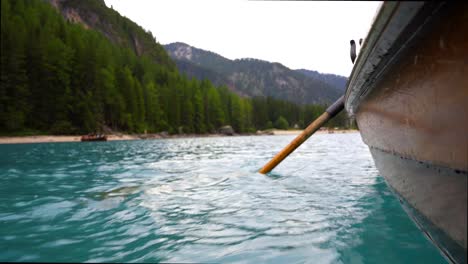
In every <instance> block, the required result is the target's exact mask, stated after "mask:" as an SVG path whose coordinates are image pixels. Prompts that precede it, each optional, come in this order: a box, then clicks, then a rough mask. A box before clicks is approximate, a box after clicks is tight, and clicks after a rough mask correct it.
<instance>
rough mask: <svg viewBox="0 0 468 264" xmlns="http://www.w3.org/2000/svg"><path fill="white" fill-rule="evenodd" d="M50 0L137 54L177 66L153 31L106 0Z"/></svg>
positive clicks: (67, 15) (77, 20)
mask: <svg viewBox="0 0 468 264" xmlns="http://www.w3.org/2000/svg"><path fill="white" fill-rule="evenodd" d="M47 1H48V2H50V4H51V5H52V6H54V7H55V8H57V9H59V11H60V12H61V13H62V16H63V17H65V18H66V19H67V20H68V21H71V22H74V23H79V24H81V25H83V26H84V27H85V28H87V29H89V28H90V29H94V30H97V31H99V32H101V33H102V34H103V35H104V36H106V37H107V38H108V39H109V40H110V41H112V42H113V43H115V44H118V45H119V46H122V47H126V48H129V49H131V50H132V51H133V52H134V53H135V54H136V55H138V56H142V55H146V56H148V57H150V58H151V59H153V60H154V62H157V63H158V64H162V65H164V66H167V67H169V68H172V69H175V65H174V62H173V61H172V60H171V59H170V57H169V56H168V54H167V53H166V51H165V50H164V48H163V47H162V45H160V44H159V43H157V41H156V39H155V37H154V36H153V34H152V33H151V32H149V31H148V32H147V31H145V30H144V29H143V28H142V27H140V26H139V25H137V24H136V23H135V22H133V21H131V20H130V19H128V18H126V17H124V16H121V15H120V14H119V13H118V12H117V11H115V10H113V9H112V8H108V7H107V6H106V4H105V2H104V0H47Z"/></svg>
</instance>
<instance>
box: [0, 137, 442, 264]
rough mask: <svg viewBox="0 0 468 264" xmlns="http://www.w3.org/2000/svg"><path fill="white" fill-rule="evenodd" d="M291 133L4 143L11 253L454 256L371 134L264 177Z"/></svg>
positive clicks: (0, 188) (110, 257) (169, 257)
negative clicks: (377, 163) (381, 169)
mask: <svg viewBox="0 0 468 264" xmlns="http://www.w3.org/2000/svg"><path fill="white" fill-rule="evenodd" d="M291 139H292V137H291V136H261V137H225V138H197V139H169V140H148V141H120V142H97V143H93V144H82V143H50V144H18V145H0V176H1V181H2V182H1V184H0V209H1V210H0V260H2V261H49V262H54V261H61V262H67V261H73V262H86V261H89V262H229V263H258V262H262V263H263V262H267V263H294V262H296V263H401V262H406V263H409V262H411V263H418V262H420V263H440V262H443V261H444V260H443V258H442V257H441V256H440V254H439V253H438V252H437V251H436V249H434V247H433V246H432V245H431V244H430V243H429V242H428V241H427V240H426V239H425V238H424V237H423V235H422V234H421V233H420V231H419V230H418V229H417V228H416V227H415V225H414V224H413V223H412V222H411V220H410V219H409V218H408V217H407V216H406V214H405V213H404V212H403V210H402V209H401V207H400V205H399V203H398V201H397V200H396V199H395V198H394V197H393V196H392V195H391V193H390V192H389V191H388V189H387V187H386V185H385V182H384V181H383V179H382V178H380V177H379V176H378V173H377V170H376V169H375V167H374V165H373V162H372V159H371V156H370V153H369V151H368V149H367V147H366V146H365V145H364V144H363V143H362V141H361V139H360V136H359V134H330V135H315V136H314V137H313V138H312V139H311V140H309V141H308V142H306V143H305V144H304V145H303V146H301V147H300V148H298V149H297V151H296V152H294V153H293V154H291V156H290V157H289V158H288V159H287V160H286V161H285V162H284V163H282V164H281V165H280V166H278V167H277V168H276V169H275V171H274V172H273V173H270V174H269V175H262V174H259V173H257V170H258V169H259V168H260V167H261V166H262V165H263V164H264V163H265V162H267V161H268V159H269V158H271V157H272V156H273V155H274V154H276V153H277V152H278V151H279V150H280V149H281V148H282V147H283V146H284V145H286V144H287V143H288V142H289V141H290V140H291ZM343 146H346V148H344V147H343ZM376 251H378V252H379V254H375V252H376Z"/></svg>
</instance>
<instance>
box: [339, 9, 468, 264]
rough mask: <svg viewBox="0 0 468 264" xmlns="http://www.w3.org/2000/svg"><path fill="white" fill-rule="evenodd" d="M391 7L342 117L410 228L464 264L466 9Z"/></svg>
mask: <svg viewBox="0 0 468 264" xmlns="http://www.w3.org/2000/svg"><path fill="white" fill-rule="evenodd" d="M392 4H393V5H395V6H394V7H392V8H393V9H391V8H388V9H387V10H389V11H388V13H387V14H388V15H387V17H389V18H387V20H384V19H383V18H381V17H380V18H378V19H377V20H379V19H380V21H377V22H378V23H375V25H376V27H378V26H379V25H382V26H381V30H379V31H376V32H371V33H370V37H369V36H368V38H369V39H370V40H373V38H372V37H375V38H374V40H375V41H374V42H373V43H367V44H368V46H367V47H365V46H363V49H366V48H367V51H365V52H367V53H366V54H365V56H364V57H363V56H361V54H360V55H359V56H360V57H358V60H357V63H358V64H359V65H357V66H355V68H354V69H353V73H352V75H351V77H350V81H349V83H348V89H347V97H346V98H347V102H346V103H345V105H346V109H347V110H348V112H349V113H350V114H351V115H353V116H354V117H355V118H356V121H357V124H358V127H359V130H360V132H361V136H362V139H363V141H364V142H365V143H366V144H367V145H368V146H369V148H370V150H371V152H372V156H373V158H374V161H375V164H376V166H377V168H378V170H379V172H380V174H381V175H382V176H383V177H384V178H385V179H386V181H387V183H388V185H389V186H390V187H391V188H392V189H393V191H394V192H395V194H396V195H397V196H398V197H399V198H400V200H401V201H402V203H403V204H404V205H405V206H404V207H405V208H406V209H407V211H408V213H409V214H410V215H411V216H412V217H413V219H415V222H416V223H417V224H418V225H419V226H420V227H421V229H422V230H423V231H424V232H425V233H426V234H427V235H428V237H429V238H430V239H431V240H432V241H433V242H434V244H435V245H436V246H437V247H439V249H441V250H442V252H443V253H444V255H445V256H446V257H447V258H448V259H449V260H450V261H452V262H455V263H466V261H467V258H466V252H467V251H466V250H467V177H468V175H467V171H468V38H466V32H468V5H467V4H466V3H461V4H460V3H456V4H455V3H453V2H452V3H429V4H425V3H422V2H420V3H416V2H415V3H403V2H402V3H397V4H395V3H392ZM388 6H390V5H388ZM416 9H417V10H419V11H417V12H416V11H415V10H416ZM411 12H413V13H411ZM382 14H383V15H385V12H382ZM407 14H408V15H407ZM410 15H411V19H409V18H408V19H407V21H409V22H408V23H407V24H404V23H403V22H405V18H406V17H407V16H410ZM379 23H380V24H379ZM405 23H406V22H405ZM403 24H404V25H403ZM394 32H400V33H399V35H398V36H397V37H395V38H393V39H392V37H394V36H395V34H394ZM366 41H367V38H366Z"/></svg>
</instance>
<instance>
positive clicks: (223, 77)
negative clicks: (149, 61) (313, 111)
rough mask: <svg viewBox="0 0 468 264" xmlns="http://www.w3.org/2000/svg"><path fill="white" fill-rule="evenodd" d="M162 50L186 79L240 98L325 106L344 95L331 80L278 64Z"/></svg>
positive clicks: (179, 46)
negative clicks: (224, 88)
mask: <svg viewBox="0 0 468 264" xmlns="http://www.w3.org/2000/svg"><path fill="white" fill-rule="evenodd" d="M164 48H165V49H166V50H167V52H168V53H169V55H170V56H171V57H172V58H173V60H174V61H175V62H176V65H177V67H178V69H179V71H181V72H183V73H185V74H186V75H187V76H189V77H195V78H197V79H201V78H207V79H209V80H210V81H212V82H213V83H214V84H216V85H226V86H228V87H229V88H230V89H231V90H232V91H234V92H236V93H238V94H240V95H244V96H248V97H255V96H262V97H264V96H271V97H274V98H279V99H283V100H288V101H291V102H295V103H299V104H311V103H313V104H328V103H330V102H332V101H334V100H336V99H337V98H338V97H339V96H340V95H342V94H343V89H342V86H340V84H335V83H333V82H330V81H329V80H331V79H332V78H326V77H320V78H318V77H313V76H310V75H308V74H305V73H303V72H302V71H296V70H291V69H289V68H287V67H286V66H284V65H282V64H280V63H272V62H268V61H263V60H258V59H252V58H245V59H236V60H230V59H227V58H225V57H222V56H221V55H219V54H216V53H214V52H211V51H206V50H202V49H199V48H195V47H192V46H190V45H188V44H185V43H181V42H175V43H171V44H167V45H164ZM319 75H320V74H319ZM343 78H344V77H343Z"/></svg>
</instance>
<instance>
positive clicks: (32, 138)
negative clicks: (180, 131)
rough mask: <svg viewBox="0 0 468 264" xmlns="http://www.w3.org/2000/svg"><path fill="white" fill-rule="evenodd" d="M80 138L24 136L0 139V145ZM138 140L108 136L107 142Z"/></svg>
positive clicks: (130, 136) (75, 137)
mask: <svg viewBox="0 0 468 264" xmlns="http://www.w3.org/2000/svg"><path fill="white" fill-rule="evenodd" d="M80 139H81V136H24V137H0V144H18V143H47V142H79V141H80ZM134 139H139V138H138V137H136V136H132V135H122V136H117V135H108V136H107V140H109V141H114V140H134Z"/></svg>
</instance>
